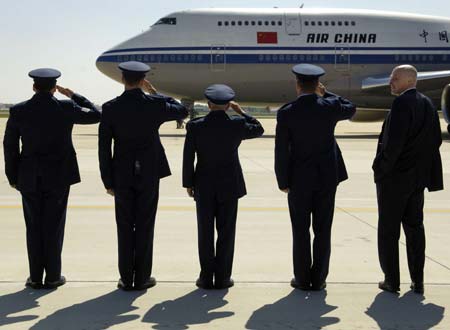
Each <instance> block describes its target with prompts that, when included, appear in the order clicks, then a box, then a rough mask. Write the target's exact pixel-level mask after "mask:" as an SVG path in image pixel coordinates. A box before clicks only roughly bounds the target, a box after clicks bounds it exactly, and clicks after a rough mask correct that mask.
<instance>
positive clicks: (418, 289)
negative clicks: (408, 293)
mask: <svg viewBox="0 0 450 330" xmlns="http://www.w3.org/2000/svg"><path fill="white" fill-rule="evenodd" d="M410 288H411V290H413V291H414V293H418V294H424V292H425V288H424V286H423V283H416V282H412V283H411V286H410Z"/></svg>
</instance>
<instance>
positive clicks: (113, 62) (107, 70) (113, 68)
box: [95, 52, 121, 82]
mask: <svg viewBox="0 0 450 330" xmlns="http://www.w3.org/2000/svg"><path fill="white" fill-rule="evenodd" d="M117 64H118V63H117V55H111V54H108V52H105V53H103V54H101V55H100V56H99V57H98V58H97V60H96V61H95V65H96V66H97V69H98V70H99V71H100V72H101V73H103V74H104V75H105V76H107V77H109V78H111V79H114V80H116V81H118V82H120V81H121V74H120V70H119V68H118V67H117Z"/></svg>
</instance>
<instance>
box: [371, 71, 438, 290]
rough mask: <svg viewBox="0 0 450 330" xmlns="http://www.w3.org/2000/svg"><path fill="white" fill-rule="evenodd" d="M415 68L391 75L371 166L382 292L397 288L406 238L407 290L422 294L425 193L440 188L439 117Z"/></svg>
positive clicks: (394, 72) (398, 287)
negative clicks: (403, 238)
mask: <svg viewBox="0 0 450 330" xmlns="http://www.w3.org/2000/svg"><path fill="white" fill-rule="evenodd" d="M416 83H417V70H416V69H415V68H414V67H413V66H411V65H402V66H399V67H396V68H395V69H394V70H393V71H392V75H391V80H390V85H391V91H392V94H393V95H396V96H397V97H396V98H395V100H394V102H393V104H392V109H391V111H390V112H389V114H388V116H387V118H386V120H385V122H384V124H383V129H382V132H381V134H380V138H379V141H378V149H377V155H376V157H375V160H374V163H373V170H374V174H375V182H376V186H377V198H378V255H379V259H380V265H381V268H382V270H383V272H384V277H385V278H384V281H382V282H380V283H379V284H378V286H379V288H380V289H382V290H386V291H390V292H397V291H399V290H400V270H399V260H398V258H399V257H398V240H399V238H400V224H401V225H403V230H404V232H405V236H406V251H407V255H408V267H409V273H410V276H411V280H412V283H411V289H412V290H413V291H414V292H416V293H419V294H422V293H423V292H424V285H423V268H424V264H425V230H424V226H423V206H424V190H425V188H428V191H437V190H442V189H443V180H442V162H441V156H440V153H439V147H440V145H441V143H442V136H441V134H442V133H441V127H440V122H439V116H438V113H437V111H436V109H435V108H434V106H433V103H432V102H431V100H430V99H429V98H428V97H426V96H425V95H423V94H421V93H419V92H418V91H417V89H416Z"/></svg>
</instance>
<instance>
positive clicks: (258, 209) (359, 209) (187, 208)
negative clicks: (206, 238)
mask: <svg viewBox="0 0 450 330" xmlns="http://www.w3.org/2000/svg"><path fill="white" fill-rule="evenodd" d="M21 208H22V205H19V204H11V205H7V204H5V205H0V209H4V210H7V209H21ZM68 208H69V209H75V210H83V209H86V210H95V209H99V210H113V209H114V205H112V204H111V205H105V204H103V205H88V204H87V205H77V204H72V205H70V204H69V206H68ZM158 211H168V212H170V211H195V206H194V205H193V206H183V205H161V206H159V207H158ZM239 211H241V212H289V209H288V208H287V207H283V206H280V207H260V206H241V207H239ZM424 211H425V213H428V214H450V209H425V210H424ZM335 212H337V213H348V212H356V213H358V212H359V213H378V209H377V208H375V207H340V206H337V207H336V208H335Z"/></svg>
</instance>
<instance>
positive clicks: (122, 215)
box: [99, 61, 188, 290]
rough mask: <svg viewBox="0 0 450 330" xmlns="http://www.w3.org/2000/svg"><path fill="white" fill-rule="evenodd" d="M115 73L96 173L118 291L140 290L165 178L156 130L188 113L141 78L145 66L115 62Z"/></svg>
mask: <svg viewBox="0 0 450 330" xmlns="http://www.w3.org/2000/svg"><path fill="white" fill-rule="evenodd" d="M119 69H120V70H121V71H122V82H123V83H124V84H125V92H124V93H123V94H122V95H120V96H119V97H117V98H115V99H113V100H111V101H109V102H107V103H105V104H104V105H103V113H102V121H101V123H100V127H99V160H100V171H101V176H102V180H103V184H104V186H105V188H106V190H107V193H108V194H110V195H113V196H114V200H115V209H116V222H117V235H118V244H119V272H120V280H119V283H118V287H119V288H121V289H123V290H132V289H133V288H134V289H136V290H144V289H147V288H150V287H152V286H154V285H155V284H156V280H155V278H153V277H150V275H151V273H152V260H153V232H154V225H155V216H156V209H157V206H158V197H159V180H160V179H161V178H164V177H166V176H169V175H170V174H171V173H170V168H169V163H168V161H167V158H166V154H165V151H164V148H163V146H162V144H161V140H160V137H159V133H158V129H159V127H160V125H161V124H162V123H164V122H166V121H171V120H179V119H183V118H186V117H187V115H188V112H187V110H186V108H185V107H184V106H183V105H181V104H180V103H178V102H177V101H175V100H174V99H172V98H170V97H166V96H163V95H160V94H158V93H157V92H156V90H155V88H154V87H153V86H152V85H151V84H150V83H149V82H148V81H147V80H145V75H146V73H147V72H148V71H149V70H150V67H149V66H148V65H146V64H144V63H141V62H134V61H131V62H124V63H121V64H119ZM143 90H145V91H147V92H149V93H150V94H152V95H148V94H145V93H144V92H143ZM113 141H114V153H112V150H111V146H112V142H113ZM133 283H134V287H133Z"/></svg>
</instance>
